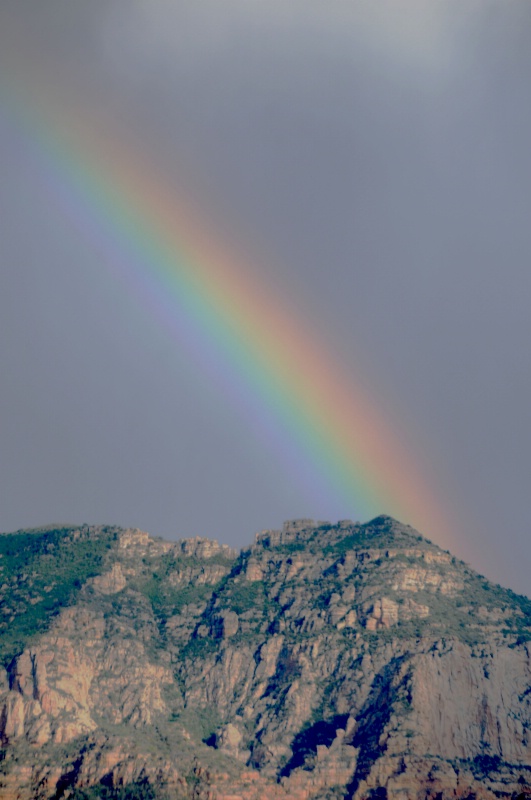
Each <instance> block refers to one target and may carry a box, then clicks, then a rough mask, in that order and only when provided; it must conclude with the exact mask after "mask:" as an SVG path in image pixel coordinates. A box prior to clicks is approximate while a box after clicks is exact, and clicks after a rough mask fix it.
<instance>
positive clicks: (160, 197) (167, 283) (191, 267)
mask: <svg viewBox="0 0 531 800" xmlns="http://www.w3.org/2000/svg"><path fill="white" fill-rule="evenodd" d="M24 92H25V94H24ZM39 98H44V100H41V99H39ZM2 99H3V100H4V101H5V102H4V103H3V107H4V108H6V107H7V108H8V109H9V115H10V117H13V118H14V119H15V118H16V120H17V125H18V126H19V128H20V129H21V130H22V131H23V133H24V136H25V137H26V139H27V141H29V142H30V143H31V147H32V150H33V153H34V161H35V164H36V165H37V166H38V168H39V169H38V172H39V174H40V176H41V179H42V180H43V181H44V183H45V185H46V191H47V192H48V193H49V194H51V195H52V196H53V198H54V199H55V201H56V202H59V203H60V204H61V206H62V208H63V210H64V213H65V214H66V215H68V217H69V218H70V219H71V220H72V222H73V223H74V224H76V225H77V226H78V227H79V228H81V229H82V230H84V232H85V234H86V235H87V236H88V237H89V238H90V240H91V241H92V242H93V243H95V244H96V246H97V247H98V248H99V249H100V251H101V253H102V254H103V255H104V256H105V258H106V261H107V262H108V263H109V264H110V265H114V268H115V269H116V270H118V272H119V273H120V274H121V276H122V278H123V280H124V281H125V282H126V283H127V284H129V285H131V284H134V286H135V290H136V291H138V293H139V294H140V296H141V297H142V301H143V302H145V303H147V304H149V305H150V308H151V310H152V312H153V314H155V315H156V317H157V319H158V320H160V322H161V324H163V325H165V326H167V328H168V329H169V330H170V331H171V332H172V336H173V338H174V340H175V344H176V346H177V347H179V348H185V349H186V351H187V353H188V356H189V358H190V359H193V361H194V363H195V364H196V365H197V368H198V369H201V370H203V371H206V373H207V374H208V376H209V379H210V380H211V381H212V382H213V387H214V388H215V389H216V391H217V392H218V393H219V395H220V396H221V397H223V398H224V401H225V402H229V403H232V404H234V405H237V406H238V408H239V409H241V410H242V413H243V414H244V415H245V417H246V419H247V421H248V422H249V423H250V425H251V427H252V429H253V431H255V433H256V436H257V437H258V438H259V439H260V440H261V441H262V443H263V444H265V445H266V446H268V447H274V448H275V450H276V451H277V452H278V456H279V462H280V464H281V466H282V468H285V469H287V471H288V473H289V475H290V477H291V479H292V480H294V481H299V480H301V481H302V483H303V484H304V485H305V486H306V489H307V491H308V493H309V494H310V493H311V494H312V496H315V494H314V493H315V492H320V493H321V494H322V493H323V492H325V491H326V492H328V493H329V496H334V497H336V498H338V499H339V502H340V503H341V507H342V508H345V509H349V515H350V516H353V517H354V518H369V517H371V516H374V515H375V514H377V513H382V512H388V513H392V514H393V515H394V516H398V517H399V518H400V519H401V520H402V521H404V522H408V523H410V524H412V525H414V526H415V527H417V528H419V529H420V530H422V531H423V532H424V533H426V535H428V536H430V538H435V539H436V540H438V541H439V542H440V543H441V544H445V545H446V546H450V542H451V541H452V540H454V538H455V534H454V533H453V531H452V527H451V526H450V525H449V523H448V521H447V519H446V515H445V513H443V512H442V510H441V506H440V504H439V503H438V502H437V501H436V498H435V497H434V495H433V492H432V490H431V488H430V487H429V486H428V485H427V484H426V481H425V479H424V476H423V474H422V473H421V470H420V469H419V468H418V466H417V464H416V462H415V458H414V457H413V455H412V453H411V452H410V449H409V448H407V447H405V446H404V444H403V442H402V440H401V438H399V437H397V436H396V435H395V432H394V428H393V425H392V424H391V423H390V421H389V420H388V418H387V417H386V416H385V415H384V414H382V413H381V412H379V411H378V410H377V407H378V403H377V402H376V399H375V398H374V397H371V396H370V395H368V394H366V393H365V392H364V391H363V389H362V387H361V380H360V381H357V382H353V381H351V380H349V379H348V377H347V376H346V375H345V374H344V372H343V371H342V369H341V366H340V365H339V364H337V363H336V362H335V358H334V355H333V353H331V352H330V351H329V350H327V349H326V348H325V347H324V346H323V344H322V343H321V342H320V341H319V340H318V339H317V338H316V337H315V335H314V334H313V332H312V330H311V326H310V325H309V324H308V322H307V321H306V320H302V319H301V318H296V316H295V315H294V314H293V312H292V310H291V309H288V308H287V307H286V306H285V304H284V303H283V301H282V298H281V297H280V296H279V295H278V293H275V292H273V291H272V290H271V288H270V286H269V285H268V283H267V280H266V279H265V277H264V276H263V274H261V273H260V271H258V270H257V269H256V268H253V267H252V266H251V265H249V264H248V263H246V262H245V260H243V259H242V258H241V257H237V256H236V255H235V253H234V248H229V247H227V246H225V245H223V244H221V241H220V237H219V236H216V235H214V234H213V232H212V230H211V229H210V228H209V226H208V225H207V224H206V223H205V222H204V221H203V220H202V219H201V218H200V216H199V215H198V214H197V213H196V212H194V211H192V208H191V204H190V203H187V201H186V198H184V197H182V196H181V195H180V194H179V193H178V192H177V191H176V190H175V188H174V187H173V185H171V183H170V182H169V181H167V180H166V179H165V177H164V176H162V175H161V174H158V173H157V171H156V169H155V167H154V166H153V164H152V163H150V162H149V161H148V159H147V157H146V155H145V154H144V152H143V150H142V148H138V147H137V146H136V145H134V144H132V143H131V141H129V140H128V137H127V136H126V135H125V134H124V132H123V131H121V132H119V133H117V132H116V131H113V130H112V129H111V126H110V123H109V121H108V120H104V119H103V118H102V117H101V115H98V114H96V113H95V112H94V110H92V112H91V113H88V112H87V109H86V108H79V107H77V106H76V105H72V103H71V102H70V100H68V101H65V100H64V99H61V100H59V99H58V95H57V94H53V93H52V92H51V91H50V89H49V88H48V87H47V88H46V91H42V90H41V91H39V92H37V91H29V92H28V89H27V87H25V88H24V90H22V89H20V87H19V86H17V87H16V89H15V88H14V85H10V86H8V87H7V89H6V87H3V90H2Z"/></svg>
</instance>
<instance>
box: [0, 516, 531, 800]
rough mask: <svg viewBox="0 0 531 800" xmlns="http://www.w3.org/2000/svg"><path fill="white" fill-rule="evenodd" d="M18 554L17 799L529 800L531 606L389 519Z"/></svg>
mask: <svg viewBox="0 0 531 800" xmlns="http://www.w3.org/2000/svg"><path fill="white" fill-rule="evenodd" d="M0 554H1V557H0V600H1V617H0V618H1V620H2V621H1V623H0V657H1V659H2V667H1V668H0V740H1V747H2V749H1V751H0V797H1V798H2V800H52V798H53V800H60V798H65V800H66V798H72V800H96V798H102V800H156V799H158V798H160V799H161V800H192V798H196V800H265V798H267V800H339V798H353V799H355V800H359V799H360V798H373V800H375V799H376V798H383V799H385V798H387V799H388V800H395V799H397V800H398V799H399V800H421V798H422V800H424V798H429V799H430V800H445V799H446V798H468V800H472V798H482V799H483V800H487V799H489V798H490V799H492V798H495V797H496V798H512V797H514V798H516V797H527V796H528V795H530V794H531V790H529V789H528V786H529V785H530V784H531V644H530V642H531V601H529V600H528V599H527V598H525V597H520V596H517V595H515V594H514V593H513V592H511V591H509V590H506V589H502V588H501V587H499V586H495V585H494V584H492V583H490V582H489V581H487V580H486V579H485V578H483V577H481V576H480V575H478V574H477V573H476V572H474V571H473V570H472V569H471V568H470V567H469V566H467V565H466V564H464V563H463V562H461V561H459V560H458V559H456V558H454V557H453V556H452V555H451V554H450V553H448V552H446V551H443V550H441V549H440V548H439V547H437V546H435V545H434V544H432V543H431V542H429V541H428V540H427V539H425V538H423V537H422V536H421V535H420V534H418V533H417V532H416V531H415V530H413V529H412V528H410V527H408V526H406V525H402V524H400V523H399V522H397V521H395V520H393V519H391V518H390V517H385V516H382V517H378V518H376V519H374V520H372V521H371V522H368V523H367V524H355V523H353V522H350V521H343V522H339V523H338V524H336V525H332V524H329V523H314V522H313V521H311V520H295V521H291V522H287V523H286V524H285V525H284V527H283V529H282V530H279V531H274V530H266V531H262V532H261V533H259V534H257V536H256V539H255V543H254V544H253V545H252V546H251V547H249V548H247V549H244V550H242V551H241V552H236V551H234V550H231V549H230V548H229V547H227V546H225V545H219V544H218V543H217V542H215V541H209V540H208V539H201V538H196V539H185V540H182V541H179V542H167V541H163V540H161V539H156V538H152V537H150V536H149V535H148V534H147V533H144V532H142V531H139V530H133V529H127V530H124V529H120V528H115V527H90V526H81V527H68V526H66V527H64V528H50V529H45V528H44V529H38V530H33V531H19V532H17V533H12V534H3V535H1V536H0Z"/></svg>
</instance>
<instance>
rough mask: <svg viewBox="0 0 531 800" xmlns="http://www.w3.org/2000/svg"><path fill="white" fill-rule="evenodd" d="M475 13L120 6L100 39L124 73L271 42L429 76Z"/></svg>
mask: <svg viewBox="0 0 531 800" xmlns="http://www.w3.org/2000/svg"><path fill="white" fill-rule="evenodd" d="M480 13H481V6H480V5H478V4H476V3H475V2H472V3H467V4H465V5H464V6H463V4H461V3H457V2H448V0H446V2H441V0H379V2H374V0H354V2H353V1H352V0H348V2H346V1H345V0H331V2H322V0H320V1H319V2H316V0H304V1H302V0H291V2H289V0H288V2H286V0H282V1H281V0H253V1H252V2H251V1H250V0H225V2H223V3H219V2H213V0H203V1H202V2H200V3H197V2H194V0H177V2H176V1H175V0H133V2H131V0H128V2H124V0H117V2H114V3H111V5H110V6H109V7H108V10H107V13H106V17H105V24H104V41H105V49H106V51H107V54H108V55H110V56H111V57H113V58H114V59H117V58H119V59H121V60H122V66H123V67H124V68H125V69H136V70H138V69H143V70H145V69H152V68H159V67H160V66H161V65H166V66H168V65H171V66H172V67H173V68H189V67H192V66H194V65H195V66H196V65H198V64H199V63H204V62H205V61H207V62H208V61H210V60H211V59H212V58H217V57H219V56H220V55H223V54H226V55H228V56H230V54H231V50H232V48H233V47H234V46H237V47H238V48H242V47H245V48H247V47H249V46H252V45H253V44H256V45H258V46H263V45H264V43H266V44H273V45H275V40H276V43H280V44H282V46H283V47H285V48H286V47H292V49H293V53H294V56H295V55H296V53H297V51H299V50H300V49H301V48H306V47H308V46H313V47H316V48H317V49H319V48H320V47H322V46H326V47H330V46H331V45H332V46H336V47H337V48H338V51H337V52H338V53H340V54H341V55H342V56H346V57H347V58H348V57H356V54H359V53H360V52H361V53H362V54H363V53H365V54H366V55H367V56H368V57H371V56H372V57H373V58H376V59H379V60H380V61H381V62H382V63H383V64H387V63H388V62H389V61H391V62H393V63H394V64H395V65H396V66H398V67H402V68H405V69H406V70H409V69H411V68H413V69H415V70H417V72H418V75H419V76H424V77H426V78H430V77H433V76H434V75H444V74H445V73H447V72H448V70H450V69H451V68H452V65H453V64H455V62H456V59H458V57H459V55H460V53H461V52H462V51H463V49H464V47H465V37H463V36H462V35H460V33H462V32H463V26H464V29H465V30H468V28H469V22H470V20H471V19H473V18H475V17H477V15H478V14H480ZM323 43H325V44H323Z"/></svg>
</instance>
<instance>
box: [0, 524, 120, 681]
mask: <svg viewBox="0 0 531 800" xmlns="http://www.w3.org/2000/svg"><path fill="white" fill-rule="evenodd" d="M116 536H117V533H116V530H115V529H112V528H97V529H94V528H92V529H89V528H87V527H84V528H80V529H77V530H75V529H72V528H57V529H53V528H52V529H37V530H35V531H33V532H19V533H10V534H2V535H0V605H1V609H2V610H1V614H2V619H1V621H0V659H1V660H2V662H3V663H4V665H6V666H7V664H9V662H10V661H11V659H12V658H13V657H14V656H15V655H17V654H18V653H20V652H21V651H22V650H23V649H24V647H25V646H26V645H27V644H28V642H29V641H30V640H31V639H32V638H33V637H34V636H35V635H36V634H38V633H42V632H43V631H45V630H46V628H47V627H48V625H49V623H50V620H51V619H52V618H53V616H55V615H56V614H58V613H59V611H60V610H61V609H62V608H64V607H65V606H68V605H71V604H72V603H73V602H75V598H76V595H77V593H78V592H79V590H80V589H81V587H82V585H83V584H84V583H85V581H87V580H88V578H90V577H93V576H95V575H97V574H99V573H100V572H101V571H102V567H103V565H104V562H105V559H106V557H107V555H108V552H109V549H110V548H111V547H112V543H113V542H114V540H115V539H116Z"/></svg>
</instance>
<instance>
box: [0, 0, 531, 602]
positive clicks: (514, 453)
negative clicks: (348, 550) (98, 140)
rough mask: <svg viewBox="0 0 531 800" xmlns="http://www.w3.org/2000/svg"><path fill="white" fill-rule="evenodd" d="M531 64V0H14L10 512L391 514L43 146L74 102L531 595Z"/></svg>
mask: <svg viewBox="0 0 531 800" xmlns="http://www.w3.org/2000/svg"><path fill="white" fill-rule="evenodd" d="M530 75H531V5H530V4H529V3H528V2H527V1H526V2H519V1H518V0H510V2H491V1H490V0H482V2H475V0H465V2H463V0H445V2H438V1H437V0H431V1H430V2H428V0H424V1H422V2H421V0H380V2H373V0H370V2H369V0H365V1H363V2H362V1H361V0H350V2H344V1H343V0H326V2H324V0H323V1H322V2H315V0H304V2H302V1H301V0H288V1H286V0H283V1H282V2H280V1H279V2H277V0H269V2H264V1H263V0H252V1H251V0H245V1H244V0H224V2H223V3H220V2H219V1H218V0H216V2H214V0H193V2H192V0H105V2H104V1H103V0H91V2H90V3H84V4H80V3H72V2H67V0H47V2H46V3H45V4H44V3H42V2H39V0H2V5H1V8H0V100H1V105H0V152H1V159H0V163H1V165H2V166H1V180H0V244H1V247H0V376H1V380H0V530H3V531H10V530H16V529H20V528H25V527H31V526H38V525H42V524H48V523H56V522H68V523H70V522H72V523H76V524H78V523H84V522H87V523H94V524H96V523H109V524H119V525H122V526H136V527H140V528H143V529H145V530H147V531H149V532H150V533H152V534H153V535H158V536H164V537H165V538H170V539H175V538H180V537H185V536H196V535H200V536H208V537H211V538H217V539H219V540H221V541H223V542H226V543H228V544H231V545H233V546H237V547H239V546H245V545H247V544H249V543H250V542H251V541H252V537H253V535H254V533H255V532H256V531H258V530H261V529H264V528H275V527H279V526H280V525H281V524H282V522H283V521H284V520H285V519H290V518H295V517H310V518H314V519H318V520H330V521H332V522H335V521H336V520H338V519H342V518H350V519H363V520H364V519H366V518H367V513H366V508H365V507H364V508H363V509H362V508H361V505H360V504H359V503H358V502H357V501H356V500H354V499H353V500H352V502H349V501H348V498H347V499H346V498H345V496H344V494H343V495H342V494H341V493H340V492H335V491H334V486H331V485H329V484H330V482H328V483H327V481H326V480H325V478H326V476H325V478H323V474H324V473H323V470H320V465H319V463H318V462H319V459H318V458H317V457H315V456H313V457H312V456H309V455H308V452H307V451H305V450H304V448H301V447H300V446H299V445H298V444H297V442H296V441H295V438H294V437H292V435H291V431H290V430H289V426H288V427H287V428H286V426H284V427H283V425H282V424H281V423H280V422H278V420H276V419H275V416H274V414H272V415H269V416H268V408H267V407H266V405H264V402H263V397H261V396H256V397H254V396H253V395H252V393H251V395H250V400H249V401H248V403H247V406H246V407H245V408H243V411H242V402H241V397H240V396H239V395H238V394H237V392H236V390H233V387H234V386H235V385H238V381H239V379H240V378H241V376H240V375H239V374H238V370H237V369H236V368H235V367H234V364H231V363H230V360H229V361H225V360H224V359H223V357H221V356H219V354H218V355H216V353H217V351H216V348H215V342H211V343H210V344H208V343H207V345H206V346H205V347H207V349H208V347H210V350H208V357H207V355H205V353H206V351H205V349H204V347H203V345H201V344H200V342H199V339H197V341H196V340H195V339H194V337H193V336H189V337H188V338H187V337H186V336H184V337H183V335H182V332H181V334H179V333H178V331H177V327H175V326H176V325H177V322H176V321H175V320H177V318H178V316H179V313H180V312H179V307H178V304H174V305H172V303H171V302H170V303H169V304H168V308H167V309H166V317H165V318H164V319H163V318H162V315H161V313H160V311H159V307H158V306H156V305H154V304H153V302H149V301H148V300H147V299H146V294H145V292H143V291H142V290H141V289H140V288H139V286H140V284H139V283H138V281H136V282H135V280H133V278H132V277H131V275H132V271H131V272H130V271H129V265H128V263H127V254H126V253H125V251H124V253H125V254H124V253H122V257H121V261H120V264H121V267H120V269H118V268H117V267H116V263H115V261H116V260H113V258H111V251H110V247H109V246H102V244H101V241H100V239H98V237H96V236H95V234H94V233H93V232H91V231H88V230H87V226H86V225H83V224H79V219H77V220H76V219H75V218H74V217H73V215H72V212H71V207H69V204H68V202H66V201H65V200H64V197H65V196H66V195H65V192H66V193H67V191H68V180H66V184H65V186H66V188H65V187H64V186H63V185H62V181H64V180H65V179H64V175H62V174H61V170H60V169H59V168H58V166H57V164H56V167H54V166H53V164H52V163H51V162H50V161H49V160H48V161H47V160H46V158H44V157H43V156H42V153H43V149H44V150H45V149H46V147H47V146H48V140H49V139H53V136H54V135H55V134H53V135H52V133H51V131H52V130H55V128H56V129H57V130H60V129H61V126H66V127H68V125H69V124H70V122H71V121H72V119H73V117H74V115H75V114H76V115H78V116H77V118H78V119H81V120H83V119H86V120H89V121H91V120H97V121H99V120H105V125H106V126H107V128H106V129H107V130H110V129H112V130H113V131H114V136H115V137H118V138H119V137H123V142H126V141H129V139H131V140H132V141H134V146H135V150H134V152H138V153H140V154H141V155H142V159H143V160H144V161H145V163H146V164H149V165H150V169H151V168H152V169H153V174H155V173H156V174H160V175H163V176H164V181H165V182H166V184H167V185H168V186H171V187H173V188H174V189H175V192H176V193H178V196H179V197H185V198H187V202H188V203H189V204H190V207H191V208H192V207H193V208H194V209H195V210H196V211H197V212H198V213H199V214H200V218H201V219H202V220H203V224H204V225H205V227H208V229H209V230H215V231H216V234H217V235H219V236H220V237H221V238H222V239H223V241H224V242H227V243H228V247H229V250H230V251H231V252H232V249H233V250H234V252H236V251H237V252H238V253H239V257H240V259H241V261H242V263H243V264H245V265H247V267H246V269H248V275H249V276H250V280H251V281H255V280H256V281H258V283H259V285H260V286H262V287H265V288H264V291H267V292H269V293H270V294H271V296H272V297H273V298H277V299H278V303H279V305H281V306H282V308H283V309H285V311H286V313H287V314H289V315H292V318H293V319H294V320H296V321H297V325H299V327H300V330H304V331H305V332H306V333H307V334H308V332H309V334H310V335H311V341H312V343H313V344H312V346H314V345H315V346H316V347H319V348H321V347H322V348H323V352H325V353H327V354H329V357H330V360H331V361H333V362H334V364H335V367H336V368H337V370H339V373H340V374H341V375H342V376H344V377H345V380H346V381H347V382H348V383H349V385H352V386H354V387H356V390H358V389H359V390H360V391H362V392H363V393H364V397H366V398H368V400H369V403H370V404H374V407H375V408H377V409H378V415H379V416H378V419H381V420H382V426H383V427H382V431H383V430H385V431H387V430H390V431H391V432H392V435H393V437H396V441H398V442H399V443H400V445H401V446H402V447H403V450H404V452H406V451H407V453H408V455H409V456H410V457H411V459H412V460H413V461H414V463H415V465H416V473H415V474H419V475H421V476H422V480H423V481H424V482H425V484H426V485H427V486H428V487H429V490H430V492H431V493H432V495H433V496H434V497H435V498H437V505H438V507H439V508H442V509H443V510H444V512H445V513H446V512H447V516H448V519H449V520H451V522H450V523H449V525H448V527H447V529H446V530H444V529H443V528H441V527H440V526H437V525H435V522H434V525H433V530H431V529H430V527H431V526H430V520H429V518H428V519H427V521H426V520H425V519H424V517H423V518H422V522H423V527H422V530H421V532H422V533H424V534H425V535H426V536H428V538H431V539H433V540H434V541H436V542H437V543H438V544H440V545H441V546H443V547H445V548H449V549H451V550H452V552H454V553H455V554H456V555H458V556H460V557H462V558H464V559H465V560H467V561H468V562H469V563H471V564H472V566H474V567H475V568H476V569H478V570H480V571H481V572H483V573H484V574H486V575H488V577H490V578H492V579H494V580H496V581H497V582H500V583H502V584H504V585H507V586H510V587H511V588H513V589H515V590H516V591H520V592H524V593H527V594H529V585H528V584H529V580H528V574H529V568H528V565H529V563H530V558H531V537H530V535H529V534H530V531H529V517H528V513H527V512H528V505H529V495H530V492H529V478H530V474H531V469H530V466H529V453H530V452H531V425H530V419H529V414H530V412H529V409H530V408H531V368H530V364H529V354H528V351H529V342H530V341H531V314H529V304H530V299H531V268H530V254H531V225H530V223H529V213H530V209H531V150H530V148H529V141H531V97H530V94H529V76H530ZM59 95H61V96H64V97H67V98H68V99H67V100H66V101H64V102H65V103H66V106H65V107H66V108H67V109H68V108H70V109H71V111H70V112H69V113H66V114H65V115H64V118H63V117H60V116H59V117H58V118H57V120H56V121H54V119H53V118H54V108H55V106H54V104H55V102H56V99H57V96H59ZM41 106H42V107H44V108H48V113H49V117H50V120H51V122H50V121H46V120H47V119H48V118H47V117H46V113H44V116H42V118H41V116H40V115H41V111H40V110H39V107H41ZM83 115H85V116H83ZM28 120H29V121H28ZM90 124H92V123H90ZM54 125H55V128H54ZM80 127H82V124H81V125H80ZM89 127H90V126H89ZM125 147H126V145H125V144H124V148H125ZM132 152H133V151H132ZM45 162H46V163H45ZM51 187H52V188H51ZM52 189H53V190H52ZM61 198H62V199H61ZM231 248H232V249H231ZM131 269H132V268H131ZM150 275H151V273H150V269H149V265H148V264H146V269H145V275H144V279H145V281H146V282H147V283H149V281H150ZM153 280H154V279H153ZM257 285H258V284H257ZM158 288H159V291H162V290H163V287H162V286H159V287H158ZM172 314H173V315H174V316H175V320H174V321H172V319H168V317H171V316H172ZM173 322H175V325H174V324H173ZM272 325H274V321H272ZM203 332H204V331H203ZM199 334H201V331H199V332H198V336H199ZM209 359H210V361H209ZM207 362H208V363H209V364H210V366H208V364H207ZM212 362H213V363H212ZM333 388H334V387H332V386H331V387H330V391H331V392H332V390H333ZM325 391H326V389H325ZM253 397H254V399H253ZM238 398H240V399H238ZM249 406H250V407H251V408H250V409H249ZM266 418H267V419H266ZM266 422H267V424H266ZM384 423H385V424H384ZM383 435H384V434H383V433H382V436H383ZM393 448H394V445H391V444H390V450H391V449H393ZM393 452H394V450H393ZM363 459H364V456H362V455H360V457H359V460H360V466H361V469H362V471H363V463H364V461H363ZM379 463H380V466H381V462H379ZM376 467H378V464H376ZM367 469H368V467H367ZM372 469H373V470H374V465H373V466H372ZM384 483H385V482H384V479H383V477H382V481H381V484H382V486H381V492H380V494H378V489H379V480H378V474H377V470H376V477H375V479H374V485H375V487H376V497H375V498H373V499H372V500H371V504H370V509H369V510H370V511H371V513H373V515H376V514H377V513H389V514H392V515H396V516H400V513H401V510H400V512H399V508H398V504H395V503H394V501H393V500H392V497H391V493H390V492H389V491H388V489H387V488H386V486H384ZM395 506H396V507H395ZM363 515H365V516H363ZM419 519H420V517H419ZM404 521H405V522H408V523H411V524H413V525H415V524H417V519H416V516H415V507H414V503H413V504H412V506H411V515H410V518H408V519H405V520H404ZM417 527H418V524H417Z"/></svg>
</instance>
